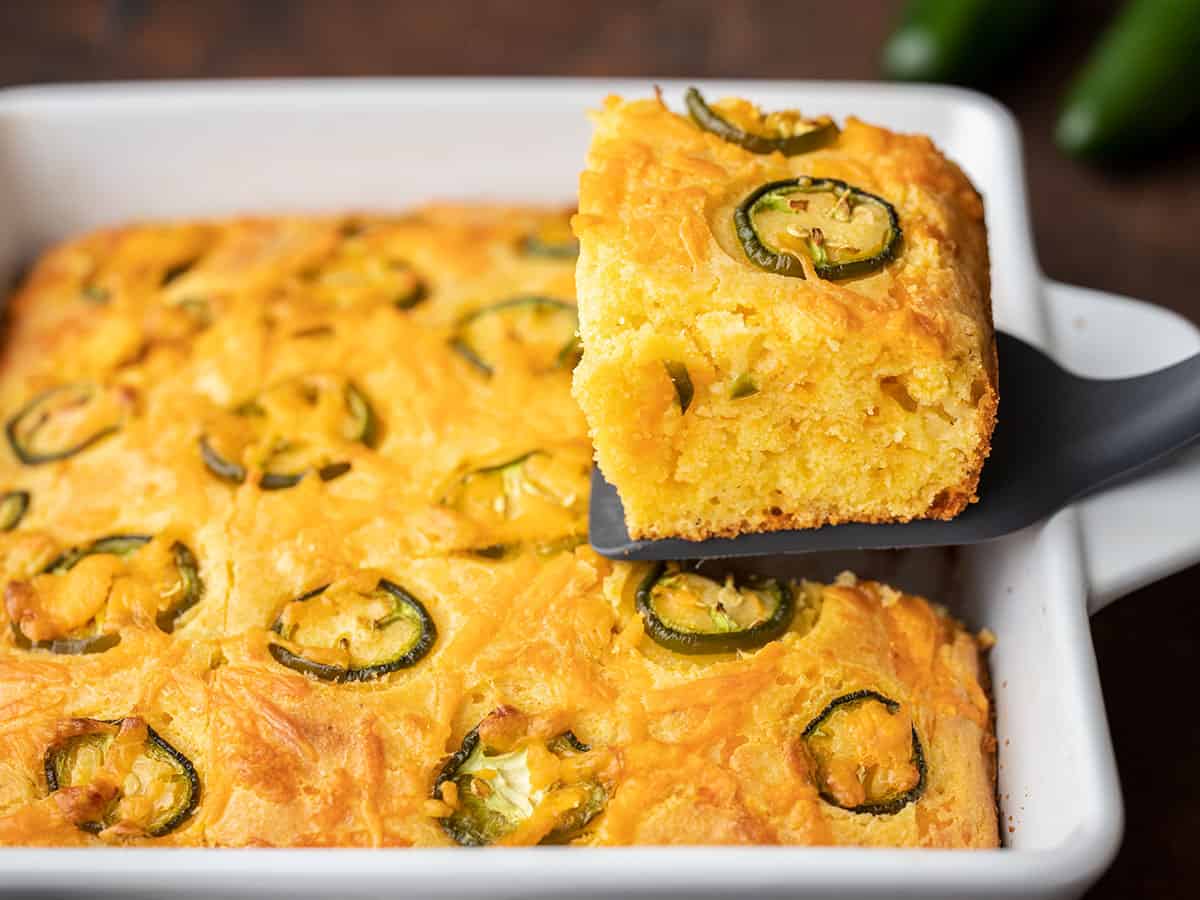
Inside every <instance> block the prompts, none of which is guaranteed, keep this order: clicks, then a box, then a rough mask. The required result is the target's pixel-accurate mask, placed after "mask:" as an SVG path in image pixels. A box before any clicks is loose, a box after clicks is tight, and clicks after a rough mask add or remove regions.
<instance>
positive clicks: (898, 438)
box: [574, 98, 997, 539]
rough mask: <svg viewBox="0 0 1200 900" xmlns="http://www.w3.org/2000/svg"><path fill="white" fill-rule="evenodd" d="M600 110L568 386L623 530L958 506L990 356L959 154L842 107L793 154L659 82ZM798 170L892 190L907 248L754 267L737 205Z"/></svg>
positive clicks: (583, 190)
mask: <svg viewBox="0 0 1200 900" xmlns="http://www.w3.org/2000/svg"><path fill="white" fill-rule="evenodd" d="M595 126H596V131H595V137H594V140H593V144H592V147H591V150H590V153H589V157H588V166H587V170H586V171H585V172H584V173H583V176H582V178H581V182H580V213H579V215H578V216H577V217H576V219H575V229H576V232H577V234H578V235H579V238H580V243H581V255H580V262H579V267H578V271H577V280H578V287H579V296H580V326H581V334H582V338H583V344H584V347H585V353H584V357H583V361H582V363H581V365H580V366H579V367H578V369H577V370H576V373H575V383H574V391H575V396H576V398H577V399H578V401H579V404H580V406H581V407H582V408H583V410H584V413H585V414H586V415H587V418H588V424H589V428H590V432H591V436H592V439H593V442H594V444H595V446H596V454H597V459H598V462H599V464H600V466H601V468H602V469H603V471H604V473H605V475H606V476H607V478H608V479H609V481H610V482H612V483H613V484H614V485H615V486H616V488H617V490H618V492H619V493H620V495H621V499H622V502H623V504H624V507H625V513H626V521H627V525H628V527H629V530H630V534H631V535H632V536H633V537H635V538H646V537H648V538H657V537H668V536H681V537H687V538H692V539H700V538H704V537H707V536H713V535H734V534H737V533H740V532H745V531H763V530H773V529H778V528H797V527H798V528H808V527H816V526H820V525H823V524H827V523H839V522H849V521H868V522H883V521H907V520H910V519H913V518H923V517H933V518H950V517H952V516H954V515H956V514H957V513H959V512H961V511H962V510H963V509H964V508H965V506H966V505H967V504H968V503H969V502H972V501H973V500H974V499H975V489H976V485H977V482H978V478H979V473H980V469H981V467H982V464H983V460H984V459H985V457H986V456H987V453H988V449H989V442H990V436H991V431H992V427H993V424H994V421H995V415H996V406H997V395H996V361H995V349H994V337H993V331H992V324H991V309H990V301H989V293H988V267H987V266H988V264H987V245H986V238H985V234H984V228H983V210H982V205H981V203H980V199H979V197H978V195H977V194H976V193H975V191H974V189H973V188H972V187H971V185H970V183H969V182H968V181H967V180H966V178H965V177H964V176H963V175H962V173H961V172H960V171H959V170H958V168H957V167H956V166H954V165H953V164H952V163H950V162H948V161H947V160H946V159H945V158H944V157H943V156H942V155H941V154H940V153H938V152H937V150H936V149H935V148H934V147H933V145H932V144H931V143H930V142H929V141H928V139H926V138H923V137H917V136H907V135H898V134H894V133H891V132H888V131H886V130H883V129H880V128H876V127H873V126H870V125H866V124H864V123H862V122H859V121H857V120H854V119H851V120H850V121H848V122H847V123H846V127H845V128H844V130H843V131H842V132H841V134H840V136H839V137H838V139H837V140H836V141H835V142H834V143H833V144H831V145H829V146H828V147H826V148H824V149H821V150H818V151H816V152H812V153H807V154H803V155H799V156H794V157H791V158H784V157H783V156H782V155H780V154H771V155H755V154H751V153H749V152H747V151H745V150H743V149H741V148H740V147H737V146H735V145H732V144H730V143H728V142H726V141H723V140H722V139H721V138H719V137H716V136H715V135H712V134H709V133H707V132H704V131H702V130H701V129H700V128H698V127H697V126H695V125H694V124H692V123H691V122H690V121H689V120H687V119H685V118H683V117H681V116H679V115H676V114H674V113H672V112H670V111H669V110H668V109H667V108H666V107H665V106H663V105H662V104H661V103H659V102H658V101H654V100H645V101H629V102H624V101H621V100H618V99H616V98H610V100H609V101H608V102H607V103H606V104H605V106H604V108H603V109H602V110H601V111H600V112H599V113H598V114H597V115H596V116H595ZM799 175H810V176H813V177H820V178H836V179H840V180H842V181H845V182H848V183H850V184H853V185H855V186H857V187H859V188H861V189H863V190H866V191H869V192H871V193H874V194H877V195H878V196H881V197H883V198H885V199H886V200H888V201H889V202H890V203H892V205H893V206H894V207H895V209H896V211H897V213H898V216H899V221H900V225H901V228H902V230H903V244H902V249H901V251H900V253H899V255H898V257H897V258H896V259H895V260H893V261H892V262H891V263H889V264H887V265H886V266H885V267H884V268H883V269H881V270H879V271H877V272H875V273H873V274H870V275H867V276H863V277H858V278H854V279H851V280H847V281H829V280H826V279H822V278H819V277H816V275H815V274H814V273H813V271H812V269H811V265H810V264H808V263H806V265H807V266H808V277H807V278H805V279H799V278H794V277H786V276H783V275H779V274H775V273H771V272H766V271H764V270H762V269H759V268H756V267H755V266H754V265H752V264H751V263H750V261H749V260H748V259H747V258H746V254H745V252H744V250H743V249H742V246H741V244H740V243H739V242H738V240H737V237H736V235H735V233H734V225H733V213H734V210H735V208H736V207H737V205H738V204H739V203H740V202H741V200H742V199H743V198H744V197H746V196H747V195H749V194H750V193H751V192H752V191H753V190H754V189H755V188H757V187H758V186H760V185H762V184H765V183H767V182H771V181H776V180H781V179H786V178H794V177H796V176H799ZM668 363H670V364H672V365H675V366H682V367H684V368H685V369H686V371H687V373H688V376H689V379H690V382H691V387H692V396H691V398H690V402H689V403H688V405H687V408H686V410H684V409H683V408H682V406H683V404H682V403H681V402H680V397H679V395H678V392H677V390H676V385H675V383H674V381H675V380H674V379H672V377H670V375H669V373H668V369H667V364H668Z"/></svg>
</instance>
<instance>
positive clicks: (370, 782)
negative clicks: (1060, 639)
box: [0, 206, 997, 847]
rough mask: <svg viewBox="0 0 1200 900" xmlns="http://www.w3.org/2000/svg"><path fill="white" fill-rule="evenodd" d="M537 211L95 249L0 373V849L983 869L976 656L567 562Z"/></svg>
mask: <svg viewBox="0 0 1200 900" xmlns="http://www.w3.org/2000/svg"><path fill="white" fill-rule="evenodd" d="M574 249H575V247H574V242H573V239H572V237H571V235H570V232H569V230H568V229H567V217H566V215H565V214H562V213H556V212H554V211H539V210H531V209H512V208H494V207H448V206H442V207H431V208H427V209H424V210H420V211H418V212H416V213H414V214H412V215H408V216H400V217H393V218H382V217H365V216H364V217H342V218H331V219H307V218H306V219H283V218H279V219H240V220H234V221H228V222H201V223H185V224H165V225H144V226H134V227H129V228H121V229H115V230H112V231H106V232H101V233H98V234H95V235H91V236H88V237H85V238H82V239H80V240H77V241H73V242H71V243H68V244H66V245H64V246H62V247H59V248H57V249H55V250H53V251H51V252H50V253H49V254H48V255H47V256H46V257H45V258H43V259H42V260H41V261H40V262H39V263H38V264H37V265H36V266H35V267H34V268H33V270H32V272H31V274H30V275H29V277H28V278H27V279H26V281H25V283H24V284H23V286H22V287H21V289H20V290H19V291H18V293H17V294H16V295H15V296H14V297H13V298H12V300H11V302H10V304H9V316H10V322H9V332H8V335H7V338H6V340H5V343H4V346H3V357H2V359H0V413H2V414H3V417H4V421H5V423H6V425H7V428H6V434H5V436H4V439H3V447H2V448H0V529H2V530H0V586H2V589H3V594H4V603H3V609H2V610H0V713H2V714H0V844H48V845H82V846H87V845H91V846H102V845H181V846H189V845H190V846H197V845H199V846H231V847H232V846H268V845H275V846H313V845H341V846H393V847H401V846H454V845H456V844H457V845H465V846H472V845H480V844H510V845H511V844H535V843H566V844H576V845H612V844H631V843H643V844H652V843H729V842H738V843H796V844H813V843H825V844H829V843H833V844H868V845H889V846H948V847H963V846H994V845H995V844H996V842H997V829H996V817H995V809H994V805H993V796H994V795H993V772H992V769H993V760H994V748H993V746H992V738H991V732H990V726H989V704H988V699H987V696H986V694H985V692H984V690H983V689H982V687H981V683H982V681H983V679H984V672H983V669H982V667H981V660H980V652H979V648H978V646H977V643H976V641H975V640H974V638H972V637H971V635H970V634H968V633H967V632H966V631H964V630H963V629H962V628H961V627H960V626H959V625H958V624H957V623H955V622H954V621H953V620H952V619H951V618H949V617H948V616H947V615H946V614H945V613H944V612H942V611H940V610H939V609H937V608H936V607H933V606H931V605H929V604H927V603H926V602H925V601H923V600H920V599H918V598H915V597H907V596H903V595H901V594H899V593H897V592H895V591H891V590H890V589H888V588H885V587H883V586H881V585H876V584H872V583H865V582H862V583H860V582H856V581H855V580H854V579H853V578H850V577H846V578H844V579H842V580H841V581H839V583H838V584H836V585H833V586H829V587H821V586H820V585H816V584H808V583H792V582H785V581H780V580H772V579H768V578H762V577H755V576H753V575H751V574H747V573H741V574H736V573H735V574H724V573H716V572H714V571H710V570H707V569H704V570H694V569H688V568H684V567H680V566H677V565H673V564H672V565H664V566H657V567H648V566H633V565H623V564H614V563H611V562H608V561H606V560H604V559H601V558H599V557H598V556H596V555H595V554H594V553H592V552H591V551H590V550H589V549H588V548H587V546H586V544H585V543H583V542H584V541H585V539H586V534H585V531H584V528H585V525H584V523H585V521H586V514H587V477H588V470H589V466H590V459H591V448H590V446H589V444H588V442H587V440H586V437H585V424H584V421H583V417H582V415H581V413H580V412H579V410H578V408H577V407H576V406H575V404H574V403H573V401H572V400H571V397H570V388H569V378H570V371H571V367H572V366H573V365H574V364H575V362H576V359H577V355H578V347H577V344H576V341H575V338H574V332H575V308H574V292H573V280H574V279H573V256H574Z"/></svg>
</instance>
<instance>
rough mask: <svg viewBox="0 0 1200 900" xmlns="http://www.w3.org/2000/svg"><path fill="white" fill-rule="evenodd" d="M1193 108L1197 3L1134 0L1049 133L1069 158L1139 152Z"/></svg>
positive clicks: (1197, 73) (1198, 81)
mask: <svg viewBox="0 0 1200 900" xmlns="http://www.w3.org/2000/svg"><path fill="white" fill-rule="evenodd" d="M1198 111H1200V0H1133V2H1132V3H1129V4H1128V5H1127V6H1126V7H1125V9H1124V10H1123V12H1122V13H1121V15H1120V17H1119V18H1118V19H1117V21H1116V23H1115V24H1114V25H1113V26H1112V27H1111V28H1110V29H1109V31H1108V32H1107V33H1106V34H1105V35H1104V37H1103V38H1102V39H1101V41H1100V43H1099V45H1098V46H1097V47H1096V49H1095V50H1094V51H1093V52H1092V56H1091V58H1090V59H1089V60H1088V62H1087V65H1085V66H1084V68H1083V70H1082V71H1081V72H1080V74H1079V76H1078V77H1077V79H1076V81H1075V84H1074V86H1073V87H1072V88H1071V90H1070V92H1069V93H1068V94H1067V100H1066V103H1065V104H1064V105H1063V109H1062V113H1061V114H1060V115H1059V119H1058V124H1057V126H1056V128H1055V132H1054V138H1055V141H1056V142H1057V143H1058V146H1059V148H1060V149H1061V150H1062V151H1063V152H1065V153H1069V154H1070V155H1072V156H1078V157H1088V158H1102V157H1113V156H1117V155H1119V154H1121V153H1129V152H1131V151H1140V150H1143V149H1146V148H1148V147H1149V146H1150V142H1151V141H1156V140H1162V139H1164V138H1166V137H1167V136H1169V135H1170V134H1171V132H1173V131H1175V130H1176V129H1178V128H1179V127H1180V126H1181V125H1183V124H1185V123H1186V122H1187V121H1188V120H1189V119H1191V118H1192V117H1193V116H1194V115H1195V114H1196V113H1197V112H1198Z"/></svg>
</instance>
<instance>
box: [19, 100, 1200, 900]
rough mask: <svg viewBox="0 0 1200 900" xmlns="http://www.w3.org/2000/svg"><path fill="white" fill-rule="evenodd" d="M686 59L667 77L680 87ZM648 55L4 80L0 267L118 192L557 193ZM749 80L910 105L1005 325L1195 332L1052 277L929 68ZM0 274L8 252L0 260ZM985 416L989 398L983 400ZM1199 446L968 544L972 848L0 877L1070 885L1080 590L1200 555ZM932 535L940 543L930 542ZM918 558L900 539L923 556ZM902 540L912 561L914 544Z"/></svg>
mask: <svg viewBox="0 0 1200 900" xmlns="http://www.w3.org/2000/svg"><path fill="white" fill-rule="evenodd" d="M683 86H684V85H683V84H681V83H668V84H664V85H663V87H664V89H665V93H666V97H667V100H668V101H669V102H671V103H672V104H674V105H675V106H676V107H677V108H678V107H679V101H680V96H681V92H682V88H683ZM650 87H651V86H650V83H649V82H648V81H636V82H624V83H612V82H599V81H594V82H592V81H565V82H564V81H532V80H516V81H496V80H488V81H445V80H441V81H428V80H416V81H334V82H311V81H300V82H256V83H224V84H222V83H214V84H205V85H196V84H159V85H149V86H123V85H116V86H101V87H51V88H19V89H13V90H6V91H2V92H0V269H2V270H6V271H9V272H11V271H12V270H13V269H14V268H15V266H16V265H17V264H18V263H19V262H20V261H23V260H26V259H28V258H29V257H31V256H32V255H34V254H35V253H36V252H37V251H38V250H40V249H41V248H43V247H44V246H45V245H46V244H47V243H48V242H50V241H52V240H55V239H57V238H61V237H63V236H64V235H67V234H70V233H72V232H78V231H81V230H83V229H88V228H91V227H93V226H97V225H101V224H104V223H109V222H116V221H121V220H126V219H131V218H148V217H164V216H181V215H197V214H208V213H213V214H226V213H232V212H237V211H252V210H336V209H345V208H347V207H355V208H395V207H400V206H404V205H407V204H411V203H414V202H418V201H421V200H425V199H428V198H431V197H451V196H457V197H466V198H479V197H487V198H496V199H512V200H554V201H564V200H569V199H570V198H571V197H573V196H574V193H575V185H576V176H577V173H578V171H579V169H580V167H581V162H582V155H583V152H584V148H585V146H586V143H587V140H588V132H589V126H588V124H587V121H586V120H585V118H584V111H585V110H586V109H587V108H589V107H592V106H595V105H596V104H597V103H598V102H599V101H600V99H601V98H602V97H603V95H604V94H605V93H608V92H610V91H615V92H622V93H627V94H646V93H648V92H649V90H650ZM704 88H705V89H706V91H708V92H710V93H712V94H715V95H721V94H722V93H726V92H731V93H740V94H746V95H749V96H751V97H753V98H755V99H756V100H758V101H760V102H761V103H763V104H764V105H767V106H774V107H778V106H795V105H797V104H798V105H800V106H801V107H803V108H804V109H806V110H809V111H814V112H816V111H820V112H824V111H828V112H830V113H833V114H835V115H836V116H839V117H840V116H845V115H846V114H850V113H853V114H856V115H859V116H861V117H863V118H865V119H868V120H873V121H877V122H881V123H883V124H886V125H889V126H892V127H894V128H899V129H902V130H906V131H922V132H927V133H929V134H931V135H932V136H933V137H934V138H935V140H937V142H938V143H939V144H940V145H941V146H942V147H943V148H944V149H945V150H946V151H947V152H948V153H949V154H950V155H951V156H953V157H954V158H955V159H957V160H958V161H959V162H961V163H962V164H963V166H964V167H965V169H966V170H967V172H968V173H969V174H970V176H971V177H972V179H973V180H974V181H975V183H976V184H977V185H978V186H979V188H980V189H981V191H982V192H983V194H984V196H985V198H986V201H987V210H988V224H989V227H990V229H991V232H990V233H991V249H992V273H993V281H994V298H995V308H996V317H997V320H998V323H999V325H1000V326H1001V327H1003V328H1005V329H1008V330H1009V331H1012V332H1014V333H1016V334H1018V335H1020V336H1021V337H1023V338H1025V339H1027V340H1030V341H1032V342H1033V343H1036V344H1039V345H1041V346H1043V347H1046V348H1048V349H1050V350H1052V351H1053V352H1055V353H1056V354H1057V355H1058V356H1059V357H1060V358H1062V359H1064V360H1065V361H1066V362H1067V363H1068V364H1069V365H1071V366H1073V367H1075V368H1077V369H1080V370H1084V371H1092V372H1095V373H1096V374H1105V375H1120V374H1131V373H1133V372H1136V371H1144V370H1148V369H1153V368H1157V367H1159V366H1161V365H1164V364H1166V363H1169V362H1172V361H1174V360H1175V359H1178V358H1180V357H1182V356H1185V355H1187V354H1189V353H1193V352H1196V350H1197V349H1200V337H1198V336H1197V333H1196V331H1195V330H1194V329H1192V328H1191V326H1190V325H1188V324H1187V323H1185V322H1183V321H1182V320H1180V319H1179V318H1178V317H1176V316H1173V315H1172V314H1170V313H1166V312H1164V311H1161V310H1156V309H1154V308H1151V307H1147V306H1145V305H1143V304H1137V303H1134V302H1132V301H1124V300H1120V299H1117V298H1112V297H1107V296H1105V295H1100V294H1096V293H1094V292H1090V291H1084V290H1081V289H1078V288H1069V287H1065V286H1062V285H1053V284H1048V283H1046V282H1045V281H1044V280H1043V278H1042V276H1041V275H1040V273H1039V271H1038V267H1037V262H1036V259H1035V258H1034V253H1033V248H1032V246H1031V242H1030V230H1029V224H1028V218H1027V212H1026V205H1025V188H1024V182H1023V177H1022V171H1021V160H1020V150H1019V142H1018V135H1017V131H1016V126H1015V123H1014V122H1013V120H1012V118H1011V117H1010V116H1009V115H1008V113H1007V112H1005V110H1004V109H1002V108H1001V107H999V106H997V105H996V104H995V103H993V102H991V101H990V100H987V99H985V98H983V97H981V96H978V95H975V94H971V93H967V92H964V91H960V90H953V89H947V88H934V87H897V86H885V85H874V84H823V83H815V82H810V83H782V82H773V83H740V84H735V83H724V84H707V85H704ZM0 274H3V273H2V272H0ZM1001 415H1003V406H1002V407H1001ZM1198 501H1200V458H1198V457H1197V455H1196V454H1191V455H1190V456H1188V457H1184V458H1181V459H1179V460H1177V461H1176V462H1175V463H1174V464H1173V465H1172V466H1170V467H1167V468H1162V469H1159V470H1157V471H1156V472H1155V473H1153V474H1152V475H1151V476H1148V477H1145V478H1143V479H1141V480H1139V481H1137V482H1133V483H1129V484H1126V485H1124V486H1122V487H1120V488H1118V489H1115V490H1113V491H1110V492H1109V493H1107V494H1105V495H1102V496H1099V497H1095V498H1093V499H1090V500H1088V501H1087V502H1086V503H1084V504H1082V505H1081V506H1080V507H1078V508H1075V509H1071V510H1067V511H1066V512H1063V513H1062V514H1060V515H1058V516H1056V517H1055V518H1054V519H1053V520H1051V521H1049V522H1047V523H1045V524H1043V525H1040V526H1037V527H1034V528H1031V529H1028V530H1027V531H1025V532H1022V533H1020V534H1017V535H1014V536H1012V537H1010V538H1008V539H1005V540H1003V541H1001V542H997V543H995V544H991V545H987V546H981V547H976V548H973V549H970V550H968V551H964V552H963V553H962V554H961V556H960V563H961V566H960V569H961V583H960V588H959V590H958V591H957V592H956V593H957V599H956V600H955V601H954V605H955V608H956V610H957V612H958V613H959V614H960V615H962V616H963V617H965V618H966V619H967V620H968V621H969V622H970V623H971V624H972V625H974V626H975V627H981V626H984V625H986V626H988V627H990V628H991V629H992V630H993V631H994V632H995V633H996V634H997V635H998V636H999V643H998V645H997V646H996V648H995V650H994V651H993V653H992V657H991V664H992V673H993V678H994V682H995V698H996V706H997V710H998V715H997V728H998V736H999V743H1000V796H1001V810H1002V816H1003V826H1004V827H1003V830H1004V836H1005V840H1006V843H1007V846H1006V847H1005V848H1004V849H1002V850H997V851H988V852H933V851H924V850H912V851H870V850H854V849H807V848H795V849H788V848H767V847H762V848H745V849H739V848H675V849H672V848H636V849H574V848H535V849H527V850H511V851H465V850H449V849H448V850H443V851H416V850H393V851H358V850H344V851H328V850H326V851H313V850H288V851H266V850H249V851H221V850H107V849H106V850H89V851H79V850H26V849H8V850H0V891H7V892H12V893H19V894H22V895H28V894H29V893H31V892H33V891H45V892H48V893H52V894H55V895H62V894H68V895H78V896H88V897H95V896H97V895H98V894H112V895H122V896H130V895H133V894H145V895H153V896H163V895H166V894H171V895H174V896H185V895H186V896H214V895H226V894H229V895H234V894H237V895H242V894H259V895H263V894H280V895H283V894H286V895H291V896H322V897H329V896H358V895H385V894H386V895H388V896H409V897H448V896H464V897H465V896H471V897H474V898H478V897H489V898H501V897H547V898H549V897H563V896H571V897H576V898H590V897H601V896H613V897H618V896H619V897H635V896H647V897H648V896H654V897H665V896H671V897H708V896H713V897H716V896H738V897H751V896H753V897H768V896H770V897H775V896H779V897H784V896H786V897H828V896H838V897H845V898H857V897H862V898H867V897H872V898H874V897H913V898H916V897H922V898H924V897H944V898H963V897H1070V896H1076V895H1078V894H1079V893H1081V892H1082V891H1083V890H1084V889H1085V888H1086V886H1087V885H1088V884H1090V883H1091V882H1092V880H1094V879H1095V878H1096V877H1097V876H1098V875H1099V873H1100V872H1101V871H1102V870H1103V869H1104V867H1105V866H1106V865H1107V864H1108V863H1109V861H1110V860H1111V858H1112V856H1113V854H1114V853H1115V851H1116V848H1117V845H1118V843H1119V840H1120V836H1121V830H1122V808H1121V798H1120V792H1119V788H1118V784H1117V776H1116V771H1115V768H1114V763H1113V755H1112V749H1111V745H1110V741H1109V736H1108V730H1107V725H1106V722H1105V716H1104V708H1103V705H1102V702H1101V696H1100V690H1099V685H1098V682H1097V677H1096V664H1095V658H1094V655H1093V652H1092V645H1091V639H1090V635H1089V631H1088V622H1087V614H1088V609H1089V601H1090V605H1091V608H1093V609H1095V608H1098V606H1099V605H1101V604H1103V603H1105V602H1108V601H1110V600H1112V599H1115V598H1116V597H1117V596H1119V595H1120V594H1122V593H1125V592H1128V591H1129V590H1131V589H1133V588H1135V587H1137V586H1139V585H1140V584H1144V583H1146V582H1148V581H1150V580H1152V579H1154V578H1157V577H1160V576H1162V575H1164V574H1166V573H1168V572H1170V571H1172V570H1175V569H1177V568H1180V567H1182V566H1184V565H1187V564H1189V563H1191V562H1193V561H1195V560H1196V559H1197V558H1200V533H1198V532H1197V531H1196V529H1195V528H1194V527H1192V526H1191V524H1190V523H1191V522H1192V512H1193V510H1194V509H1195V508H1196V506H1197V503H1198ZM943 556H944V554H943ZM919 562H920V560H918V563H919ZM919 567H920V566H919V565H918V568H919Z"/></svg>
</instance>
